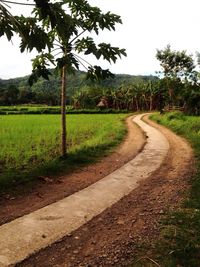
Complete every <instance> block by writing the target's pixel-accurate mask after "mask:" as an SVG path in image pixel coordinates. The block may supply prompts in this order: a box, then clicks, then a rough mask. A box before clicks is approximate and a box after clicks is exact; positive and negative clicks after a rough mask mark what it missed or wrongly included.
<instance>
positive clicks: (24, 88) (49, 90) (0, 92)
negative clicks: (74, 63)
mask: <svg viewBox="0 0 200 267" xmlns="http://www.w3.org/2000/svg"><path fill="white" fill-rule="evenodd" d="M28 77H29V76H24V77H19V78H14V79H8V80H4V79H0V105H3V104H6V103H7V104H13V103H14V102H13V99H14V98H15V97H17V98H18V102H19V103H23V102H25V103H27V102H29V101H30V102H35V103H48V104H52V105H56V104H59V102H60V100H59V98H60V86H61V79H60V76H59V74H58V73H56V72H54V71H52V75H51V76H50V79H49V81H47V80H44V79H39V81H38V82H37V83H35V84H34V85H33V86H32V87H30V86H29V84H28ZM85 77H86V73H85V72H83V71H77V72H76V73H75V75H72V74H71V75H68V76H67V96H68V99H69V100H70V99H71V96H72V95H73V94H74V93H75V92H76V91H77V90H79V89H80V88H82V87H83V86H86V85H90V86H91V85H93V84H94V83H92V82H90V81H86V79H85ZM156 79H158V78H157V77H156V76H152V75H150V76H143V75H139V76H134V75H127V74H116V75H115V77H114V78H109V79H106V80H105V81H102V82H101V84H100V86H102V87H107V88H111V89H117V88H119V87H120V86H121V85H122V84H133V83H140V82H147V81H149V80H156ZM5 102H6V103H5ZM12 102H13V103H12Z"/></svg>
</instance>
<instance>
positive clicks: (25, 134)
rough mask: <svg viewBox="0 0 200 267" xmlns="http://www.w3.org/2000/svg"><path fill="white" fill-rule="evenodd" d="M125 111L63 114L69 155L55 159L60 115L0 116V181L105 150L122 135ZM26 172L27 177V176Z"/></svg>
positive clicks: (55, 168)
mask: <svg viewBox="0 0 200 267" xmlns="http://www.w3.org/2000/svg"><path fill="white" fill-rule="evenodd" d="M126 116H127V115H125V114H107V115H104V114H96V115H83V114H79V115H67V146H68V151H69V157H68V159H66V161H63V160H61V159H59V155H60V154H59V153H60V135H61V134H60V124H61V123H60V115H8V116H5V115H2V116H0V147H1V149H0V174H1V176H0V185H1V188H2V187H3V188H4V189H5V187H7V186H8V187H9V185H10V184H11V185H12V183H14V184H15V183H17V182H19V181H21V180H23V179H24V178H23V176H26V180H27V179H29V178H30V179H31V177H34V176H35V175H38V174H48V175H50V174H51V173H52V174H54V173H56V172H59V171H61V170H63V168H64V170H65V171H69V170H70V169H71V168H73V167H75V166H76V165H77V166H78V164H83V163H87V162H91V161H94V160H95V159H96V157H99V156H100V155H103V154H105V153H108V151H109V150H110V149H111V148H113V147H114V146H115V145H117V144H118V143H119V142H120V141H121V140H122V139H123V137H124V135H125V133H126V128H125V125H124V123H123V120H124V118H125V117H126ZM28 175H29V176H30V177H28Z"/></svg>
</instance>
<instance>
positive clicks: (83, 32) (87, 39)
mask: <svg viewBox="0 0 200 267" xmlns="http://www.w3.org/2000/svg"><path fill="white" fill-rule="evenodd" d="M2 1H3V0H2ZM2 1H1V2H2ZM34 2H35V4H34V9H33V12H32V16H30V17H24V16H20V17H19V16H15V17H13V16H10V14H7V13H6V14H4V17H5V18H6V19H7V20H8V21H11V23H10V24H9V26H10V28H9V29H8V31H6V32H5V31H4V32H3V30H2V29H3V25H1V23H0V36H1V35H3V33H5V34H6V35H7V37H8V39H9V40H10V39H11V37H12V34H13V31H14V32H17V33H18V34H19V36H20V37H21V44H20V49H21V52H24V51H25V50H28V51H31V50H32V49H33V48H36V49H37V51H38V52H39V53H38V55H37V56H36V58H35V59H34V60H33V71H32V74H31V76H30V78H29V82H30V84H31V85H32V84H33V83H34V82H36V81H37V80H38V79H39V78H40V77H43V78H45V79H48V78H49V75H51V72H50V70H49V67H50V66H52V65H54V66H55V67H56V68H57V69H58V70H60V74H61V81H62V82H61V84H62V86H61V114H62V116H61V117H62V142H61V143H62V145H61V153H62V156H65V155H66V154H67V150H66V149H67V146H66V108H65V106H66V87H67V74H68V73H73V72H74V71H75V70H78V69H79V67H80V66H82V67H84V68H85V69H86V70H87V77H86V78H87V79H92V80H100V79H105V78H107V77H110V76H113V75H112V73H111V72H110V71H109V70H108V69H106V70H103V69H102V68H101V67H100V66H92V65H91V64H89V62H87V61H86V60H85V59H84V56H86V55H90V54H91V55H93V56H95V57H96V58H97V60H98V59H100V58H103V59H104V60H107V61H109V62H110V63H111V62H113V63H115V62H116V60H117V59H118V58H120V57H121V56H126V52H125V49H120V48H118V47H114V46H111V45H110V44H109V43H104V42H102V43H99V44H96V43H95V41H94V38H93V36H94V35H95V34H96V35H99V34H100V32H102V31H104V30H105V29H107V30H109V31H115V26H116V24H118V23H122V21H121V18H120V16H118V15H116V14H113V13H111V12H106V13H103V12H102V11H101V10H100V8H98V7H96V6H91V5H90V4H89V3H88V1H87V0H61V1H53V0H34ZM13 18H14V21H13ZM1 30H2V32H1Z"/></svg>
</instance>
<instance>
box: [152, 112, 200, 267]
mask: <svg viewBox="0 0 200 267" xmlns="http://www.w3.org/2000/svg"><path fill="white" fill-rule="evenodd" d="M152 118H153V119H154V120H155V121H157V122H159V123H161V124H163V125H165V126H167V127H169V128H170V129H172V130H173V131H174V132H176V133H177V134H179V135H182V136H183V137H185V138H186V139H187V140H188V141H189V142H190V143H191V145H192V147H193V149H194V152H195V157H196V167H197V173H196V174H195V175H194V177H190V178H191V189H190V192H189V195H188V197H187V199H185V202H184V203H183V205H182V208H181V209H179V210H177V211H175V212H173V213H171V214H169V215H168V216H167V217H166V218H165V220H164V221H163V222H162V229H163V230H162V232H161V237H160V241H159V244H158V245H157V253H158V254H160V256H159V257H158V261H159V262H161V263H162V264H161V265H162V266H163V267H165V266H166V267H176V266H182V267H197V266H200V117H197V116H185V115H183V114H182V113H181V112H174V113H166V114H164V115H154V116H152ZM175 233H176V234H175Z"/></svg>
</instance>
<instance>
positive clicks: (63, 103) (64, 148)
mask: <svg viewBox="0 0 200 267" xmlns="http://www.w3.org/2000/svg"><path fill="white" fill-rule="evenodd" d="M61 123H62V124H61V125H62V129H61V155H62V156H63V157H65V156H66V155H67V144H66V140H67V130H66V66H64V67H63V68H62V85H61Z"/></svg>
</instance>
